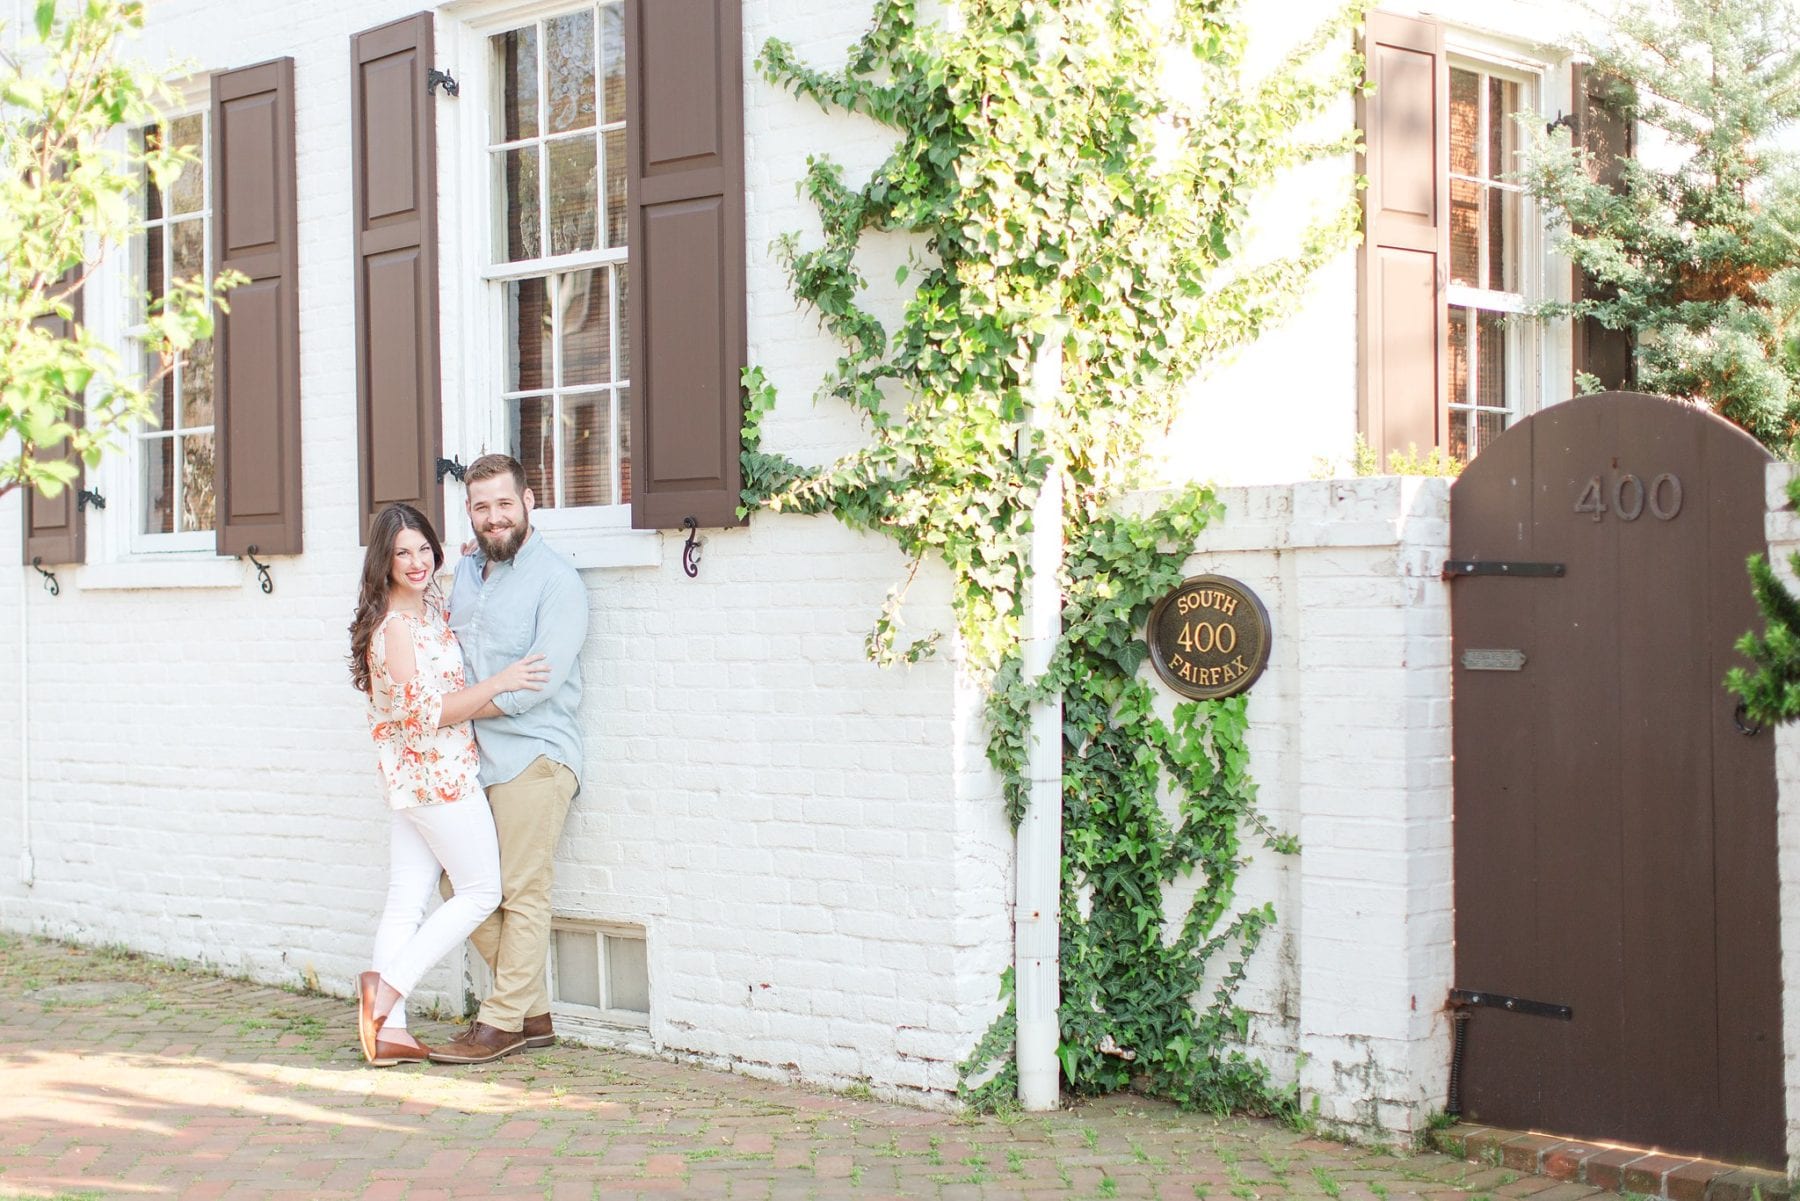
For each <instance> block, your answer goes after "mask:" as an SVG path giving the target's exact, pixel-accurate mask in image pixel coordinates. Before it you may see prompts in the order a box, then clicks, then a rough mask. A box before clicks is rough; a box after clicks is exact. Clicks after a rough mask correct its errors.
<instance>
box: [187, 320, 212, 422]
mask: <svg viewBox="0 0 1800 1201" xmlns="http://www.w3.org/2000/svg"><path fill="white" fill-rule="evenodd" d="M179 416H180V420H181V428H182V429H204V428H206V427H208V426H210V425H212V423H213V344H212V339H211V338H207V339H205V340H203V341H200V342H196V343H194V345H193V346H192V347H190V348H189V349H188V352H187V354H186V355H184V356H183V357H182V361H181V413H180V415H179Z"/></svg>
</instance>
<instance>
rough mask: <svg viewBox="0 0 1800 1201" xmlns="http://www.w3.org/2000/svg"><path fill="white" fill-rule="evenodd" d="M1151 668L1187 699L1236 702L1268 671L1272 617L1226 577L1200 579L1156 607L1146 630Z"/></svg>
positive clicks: (1188, 582) (1188, 581)
mask: <svg viewBox="0 0 1800 1201" xmlns="http://www.w3.org/2000/svg"><path fill="white" fill-rule="evenodd" d="M1145 637H1146V639H1147V640H1148V642H1149V643H1150V662H1151V663H1153V664H1155V665H1156V674H1157V675H1159V676H1161V677H1162V678H1163V682H1164V683H1166V684H1167V685H1168V686H1169V687H1171V688H1173V689H1174V690H1175V691H1176V692H1179V693H1180V694H1181V695H1182V696H1185V697H1191V698H1193V699H1194V700H1202V701H1211V700H1218V699H1220V698H1221V697H1227V696H1236V695H1237V694H1238V693H1240V692H1242V691H1244V689H1246V688H1248V687H1250V685H1252V684H1254V683H1255V682H1256V678H1257V677H1258V676H1260V675H1262V673H1263V668H1265V667H1267V666H1268V665H1269V611H1268V610H1267V609H1265V608H1263V603H1262V601H1261V599H1259V598H1258V597H1257V595H1256V593H1254V592H1252V591H1250V589H1248V588H1246V587H1245V586H1244V585H1243V584H1241V583H1239V582H1238V581H1236V580H1233V579H1230V578H1228V577H1226V576H1222V575H1197V576H1193V577H1191V578H1189V579H1185V580H1183V581H1181V584H1180V586H1178V587H1177V588H1175V589H1174V591H1172V592H1170V593H1169V594H1168V595H1167V596H1165V597H1163V598H1162V599H1161V600H1159V601H1157V602H1156V607H1155V608H1154V609H1151V610H1150V621H1149V624H1148V626H1147V628H1146V629H1145Z"/></svg>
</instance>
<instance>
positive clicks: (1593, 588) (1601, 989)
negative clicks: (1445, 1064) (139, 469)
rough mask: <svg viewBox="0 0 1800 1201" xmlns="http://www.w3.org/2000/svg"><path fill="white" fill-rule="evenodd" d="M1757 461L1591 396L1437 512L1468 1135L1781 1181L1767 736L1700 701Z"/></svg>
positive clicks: (1724, 442)
mask: <svg viewBox="0 0 1800 1201" xmlns="http://www.w3.org/2000/svg"><path fill="white" fill-rule="evenodd" d="M1769 458H1770V456H1769V454H1768V453H1767V452H1766V451H1765V450H1763V448H1762V447H1761V446H1759V445H1758V444H1757V443H1756V442H1755V441H1754V440H1752V439H1751V438H1750V437H1748V436H1747V435H1746V434H1744V433H1743V432H1742V431H1741V430H1739V429H1737V428H1736V427H1735V426H1732V425H1730V424H1729V423H1727V422H1725V421H1723V420H1721V419H1719V418H1718V417H1716V416H1714V415H1712V414H1711V413H1708V412H1705V411H1702V410H1699V409H1695V408H1692V407H1690V406H1686V405H1681V404H1677V403H1675V402H1672V401H1668V400H1663V399H1660V398H1657V397H1651V396H1641V395H1637V394H1634V393H1619V392H1612V393H1604V394H1601V395H1598V396H1590V397H1582V398H1579V399H1576V400H1572V401H1569V402H1568V403H1566V404H1559V405H1554V406H1552V407H1550V408H1548V409H1545V410H1544V411H1542V412H1540V413H1538V414H1536V415H1535V416H1533V417H1531V418H1529V419H1528V420H1526V421H1523V422H1521V423H1520V424H1518V425H1517V426H1515V427H1514V428H1513V429H1512V430H1510V431H1508V432H1507V433H1506V434H1505V435H1504V436H1503V437H1501V438H1499V439H1498V440H1496V441H1495V442H1494V443H1493V444H1492V445H1491V446H1489V447H1488V448H1487V449H1486V450H1484V451H1483V452H1482V454H1481V455H1480V457H1479V458H1477V459H1476V460H1475V462H1474V463H1472V464H1470V466H1469V468H1468V470H1466V471H1465V472H1464V473H1463V475H1462V477H1461V479H1459V480H1458V481H1457V483H1456V485H1455V486H1454V487H1453V488H1452V490H1451V504H1450V509H1451V535H1450V537H1451V564H1450V566H1449V568H1448V570H1449V572H1450V574H1451V575H1452V577H1453V582H1452V585H1451V586H1452V588H1453V594H1452V602H1451V615H1452V625H1453V645H1454V656H1455V668H1454V670H1455V700H1454V706H1455V707H1454V722H1455V751H1456V767H1455V786H1456V799H1455V815H1456V825H1455V848H1456V849H1455V869H1456V987H1457V989H1458V993H1457V995H1458V997H1459V998H1461V999H1462V1000H1463V1001H1465V1002H1467V1001H1470V1000H1477V1001H1478V1002H1479V1003H1477V1004H1473V1005H1470V1007H1469V1010H1468V1012H1469V1015H1470V1020H1469V1026H1468V1030H1467V1034H1468V1041H1467V1049H1466V1055H1465V1059H1464V1063H1463V1074H1462V1100H1463V1115H1464V1117H1465V1119H1466V1120H1471V1121H1477V1122H1481V1123H1485V1124H1489V1125H1494V1126H1500V1127H1509V1128H1517V1129H1532V1130H1541V1131H1546V1132H1550V1133H1555V1134H1564V1135H1569V1136H1571V1137H1580V1138H1591V1139H1609V1140H1616V1141H1621V1142H1628V1143H1633V1144H1638V1145H1651V1146H1658V1147H1663V1148H1665V1149H1668V1150H1671V1151H1681V1152H1687V1153H1690V1154H1697V1155H1706V1156H1710V1157H1713V1158H1718V1159H1724V1160H1727V1161H1731V1162H1739V1163H1756V1164H1763V1165H1767V1166H1770V1167H1777V1168H1779V1167H1782V1166H1784V1162H1785V1156H1784V1148H1783V1128H1784V1125H1785V1122H1784V1113H1785V1105H1784V1096H1783V1090H1782V1083H1781V1063H1782V1046H1781V991H1780V988H1781V970H1780V939H1779V906H1778V900H1777V878H1776V846H1775V763H1774V745H1773V743H1774V738H1773V735H1772V734H1770V733H1767V732H1763V733H1761V734H1757V735H1746V734H1745V733H1743V732H1741V730H1740V726H1739V723H1738V722H1737V721H1735V720H1734V717H1735V708H1736V706H1735V702H1734V699H1733V698H1732V697H1731V696H1730V695H1729V694H1728V693H1727V692H1726V691H1725V690H1724V688H1723V687H1722V686H1721V680H1722V679H1723V678H1724V675H1725V672H1726V669H1727V668H1728V667H1730V666H1731V665H1732V664H1733V663H1734V662H1738V661H1739V660H1738V658H1737V656H1736V655H1735V652H1734V651H1733V650H1732V644H1733V643H1734V642H1735V641H1736V639H1737V638H1738V636H1739V635H1741V634H1742V633H1743V632H1744V631H1745V630H1747V629H1750V628H1751V627H1752V626H1753V625H1755V624H1756V622H1757V615H1756V610H1755V605H1754V603H1753V601H1752V600H1751V595H1750V584H1749V579H1748V577H1747V575H1746V574H1745V570H1744V560H1745V558H1746V556H1748V555H1750V554H1752V553H1754V552H1757V551H1759V550H1762V549H1763V548H1764V545H1765V541H1764V533H1763V514H1764V508H1765V503H1764V491H1763V487H1764V485H1763V475H1764V472H1763V468H1764V465H1765V464H1766V463H1767V462H1768V461H1769ZM1509 1000H1510V1001H1511V1002H1512V1003H1511V1005H1510V1006H1508V1004H1507V1002H1508V1001H1509ZM1565 1011H1566V1012H1565Z"/></svg>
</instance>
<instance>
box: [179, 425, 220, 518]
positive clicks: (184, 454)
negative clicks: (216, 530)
mask: <svg viewBox="0 0 1800 1201" xmlns="http://www.w3.org/2000/svg"><path fill="white" fill-rule="evenodd" d="M180 441H181V528H182V529H183V530H210V529H212V528H213V436H212V435H211V434H186V435H183V436H182V438H181V440H180Z"/></svg>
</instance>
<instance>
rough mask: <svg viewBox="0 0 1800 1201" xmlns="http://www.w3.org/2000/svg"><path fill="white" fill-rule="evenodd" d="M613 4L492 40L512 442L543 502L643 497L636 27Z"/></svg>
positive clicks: (497, 272)
mask: <svg viewBox="0 0 1800 1201" xmlns="http://www.w3.org/2000/svg"><path fill="white" fill-rule="evenodd" d="M624 22H625V18H624V8H623V4H622V3H620V2H618V0H614V2H611V3H603V4H598V5H592V6H588V7H583V8H579V9H576V10H574V11H570V12H565V13H562V14H559V15H556V16H550V17H545V18H542V19H539V20H535V21H532V22H530V23H529V24H524V25H520V26H518V27H516V28H513V29H508V30H506V31H504V32H501V33H496V34H493V35H491V36H490V37H489V38H488V39H487V41H488V54H489V56H490V67H491V73H490V79H491V80H492V85H491V88H490V92H491V101H492V118H491V121H490V127H489V136H488V149H487V154H488V159H489V164H488V166H489V178H490V179H491V181H492V185H491V188H490V196H491V202H490V210H491V214H492V222H493V243H492V245H493V262H492V263H491V264H490V265H489V267H488V268H487V270H486V273H485V274H486V278H487V279H488V280H489V286H491V287H493V288H495V289H497V290H498V291H499V293H500V295H499V297H498V300H499V302H500V303H499V305H498V309H499V311H500V312H501V313H502V314H503V318H502V329H501V331H500V335H501V342H502V350H503V353H502V356H501V362H502V364H503V372H502V374H503V378H502V381H501V393H500V396H501V406H502V409H503V411H504V426H505V432H506V441H507V444H508V447H507V448H508V449H509V450H510V451H511V452H512V454H513V455H515V456H516V457H517V458H518V459H519V461H520V462H521V463H522V464H523V465H524V467H525V472H526V477H527V482H528V483H529V485H530V487H531V489H532V491H533V493H534V494H535V496H536V499H537V504H538V506H539V507H540V508H552V509H571V508H581V507H594V506H606V505H623V504H625V503H627V502H629V501H630V499H631V448H630V434H629V429H628V424H629V415H630V395H631V392H630V389H631V382H630V377H631V358H630V347H629V344H628V343H629V340H628V337H627V327H626V320H625V306H626V303H627V297H628V292H627V288H628V286H629V277H628V274H627V271H628V268H627V258H628V256H627V252H626V233H625V231H626V209H625V170H626V164H625V30H624Z"/></svg>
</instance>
